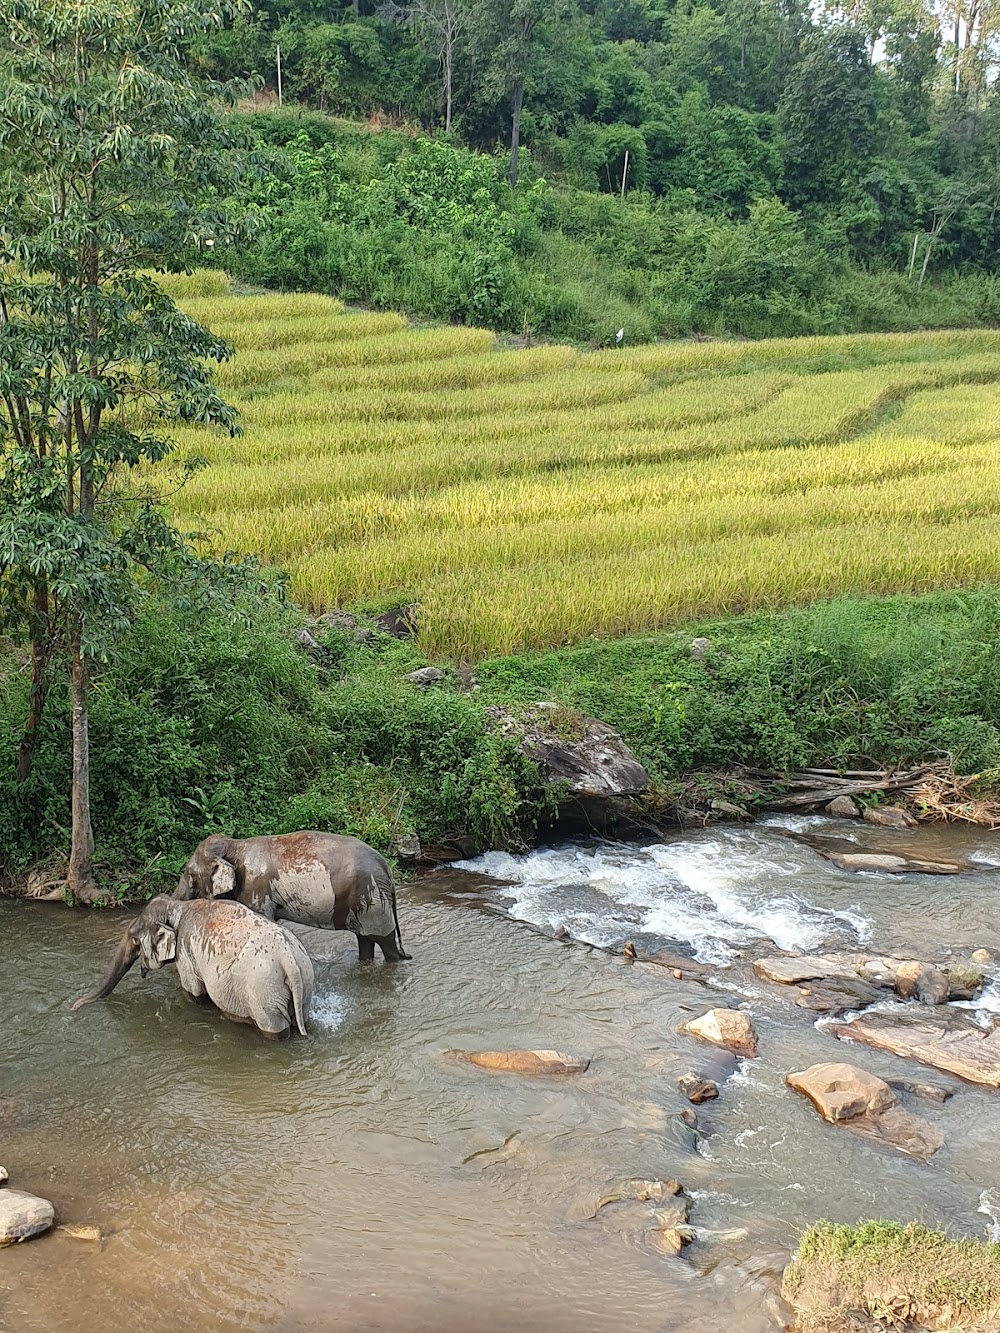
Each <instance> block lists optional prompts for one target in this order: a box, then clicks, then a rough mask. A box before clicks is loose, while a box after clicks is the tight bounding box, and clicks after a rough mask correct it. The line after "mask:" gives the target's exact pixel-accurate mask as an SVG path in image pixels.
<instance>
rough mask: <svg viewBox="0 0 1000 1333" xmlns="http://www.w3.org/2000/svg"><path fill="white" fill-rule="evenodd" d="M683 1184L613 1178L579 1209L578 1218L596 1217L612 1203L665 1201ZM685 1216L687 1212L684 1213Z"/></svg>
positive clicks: (681, 1190) (668, 1181)
mask: <svg viewBox="0 0 1000 1333" xmlns="http://www.w3.org/2000/svg"><path fill="white" fill-rule="evenodd" d="M683 1192H684V1186H683V1185H682V1184H681V1183H680V1181H679V1180H644V1179H642V1178H639V1177H632V1178H627V1179H623V1180H614V1181H612V1182H611V1183H610V1184H608V1185H605V1187H604V1189H603V1190H602V1191H601V1193H600V1194H599V1195H598V1196H597V1198H596V1199H592V1200H591V1201H590V1202H588V1203H586V1204H584V1205H583V1206H582V1207H581V1209H580V1211H579V1214H578V1216H579V1218H582V1219H583V1220H585V1221H586V1220H589V1219H590V1218H593V1217H596V1216H597V1214H598V1213H599V1212H600V1211H601V1209H602V1208H607V1206H608V1205H609V1204H612V1203H665V1202H666V1201H667V1200H669V1199H675V1198H677V1197H678V1196H679V1195H681V1194H683ZM684 1216H685V1218H686V1217H687V1212H686V1211H685V1213H684Z"/></svg>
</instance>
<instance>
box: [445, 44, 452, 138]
mask: <svg viewBox="0 0 1000 1333" xmlns="http://www.w3.org/2000/svg"><path fill="white" fill-rule="evenodd" d="M453 47H454V42H453V41H452V37H451V34H450V33H449V34H447V35H446V37H445V47H444V132H445V134H450V133H451V84H452V71H451V64H452V50H453Z"/></svg>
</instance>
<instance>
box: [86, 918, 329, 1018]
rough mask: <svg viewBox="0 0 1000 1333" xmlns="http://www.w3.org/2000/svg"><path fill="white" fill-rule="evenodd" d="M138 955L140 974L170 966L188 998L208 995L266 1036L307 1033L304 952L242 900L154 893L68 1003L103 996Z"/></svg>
mask: <svg viewBox="0 0 1000 1333" xmlns="http://www.w3.org/2000/svg"><path fill="white" fill-rule="evenodd" d="M137 959H141V964H140V973H141V975H142V976H146V974H147V973H148V972H154V971H156V970H157V969H158V968H160V967H162V966H163V965H164V964H165V963H176V964H177V973H178V975H179V977H180V981H181V986H182V987H183V988H184V990H185V992H186V993H187V994H188V995H189V996H191V997H192V999H195V1000H204V999H205V998H206V997H207V998H208V999H209V1000H211V1001H212V1003H213V1004H215V1005H216V1007H217V1008H218V1009H220V1010H221V1011H222V1013H223V1014H224V1015H225V1017H226V1018H228V1019H231V1020H232V1022H234V1023H249V1024H251V1025H252V1026H254V1027H256V1028H258V1029H259V1030H260V1031H261V1032H263V1034H264V1036H265V1037H274V1038H280V1037H287V1036H288V1035H289V1033H290V1031H291V1028H292V1025H293V1022H294V1025H295V1027H297V1028H298V1030H299V1032H301V1033H302V1035H303V1037H304V1036H306V1035H307V1034H306V1021H305V1016H306V1013H307V1012H308V1009H309V1004H310V1001H311V1000H312V990H313V966H312V962H311V961H310V959H309V955H308V954H307V953H306V951H305V949H304V948H303V947H302V945H301V944H300V943H299V941H298V940H297V939H296V938H295V936H294V935H292V934H291V933H290V932H289V931H287V930H283V929H282V927H281V926H279V925H276V924H275V923H274V922H273V921H267V920H265V919H264V918H263V917H261V916H258V915H256V914H255V913H254V912H251V911H250V909H249V908H247V907H244V906H243V905H242V904H241V903H233V902H187V903H184V902H177V901H176V899H174V898H168V897H166V896H161V897H159V898H153V899H152V900H151V901H150V902H148V903H147V904H146V906H145V907H144V908H143V909H142V911H141V912H140V913H139V915H138V916H137V917H136V918H135V920H134V921H133V922H132V924H131V926H129V928H128V930H127V931H126V932H125V935H124V936H123V937H122V940H121V943H120V944H119V945H118V948H117V950H116V952H115V955H114V958H113V959H112V960H111V965H110V967H109V968H108V972H107V975H106V976H105V978H104V980H103V981H102V982H101V984H100V985H99V986H98V987H97V989H96V990H94V991H92V992H91V993H90V994H89V995H81V996H80V998H79V999H78V1000H77V1001H76V1002H75V1003H74V1004H73V1008H74V1009H79V1008H80V1007H81V1006H82V1005H85V1004H93V1002H94V1001H95V1000H103V999H105V998H106V997H107V996H108V995H110V994H111V992H112V991H113V990H114V988H115V987H116V986H117V985H118V983H119V981H121V979H122V977H124V975H125V973H126V972H127V971H128V970H129V968H130V967H132V965H133V964H134V963H135V962H136V960H137Z"/></svg>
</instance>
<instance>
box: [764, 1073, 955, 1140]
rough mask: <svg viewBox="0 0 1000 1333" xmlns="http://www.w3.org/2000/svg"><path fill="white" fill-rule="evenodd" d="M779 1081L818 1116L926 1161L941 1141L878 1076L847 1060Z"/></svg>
mask: <svg viewBox="0 0 1000 1333" xmlns="http://www.w3.org/2000/svg"><path fill="white" fill-rule="evenodd" d="M785 1082H786V1083H787V1084H788V1085H789V1087H791V1088H794V1089H795V1090H796V1092H801V1093H803V1094H804V1096H806V1097H808V1098H809V1100H810V1101H811V1102H812V1104H813V1105H814V1106H815V1107H816V1109H817V1111H819V1113H820V1115H821V1116H822V1117H823V1119H824V1120H829V1121H830V1122H831V1123H832V1124H839V1125H843V1127H844V1128H845V1129H849V1130H850V1131H851V1132H852V1133H853V1134H858V1135H860V1136H861V1137H862V1138H866V1139H871V1140H872V1141H874V1142H876V1143H879V1144H882V1145H883V1146H885V1147H888V1148H892V1149H894V1150H895V1151H896V1152H901V1153H903V1154H904V1155H905V1156H907V1157H913V1158H915V1159H916V1160H917V1161H919V1162H926V1161H928V1159H929V1158H931V1157H933V1155H934V1154H935V1153H936V1152H937V1150H938V1149H939V1148H940V1147H941V1146H942V1144H943V1143H944V1135H943V1134H942V1133H941V1131H940V1130H939V1129H938V1127H937V1126H936V1125H933V1124H931V1122H930V1121H929V1120H923V1119H921V1117H920V1116H916V1115H912V1114H911V1113H910V1112H909V1111H904V1110H903V1109H902V1108H901V1107H900V1106H897V1105H896V1095H895V1093H894V1092H893V1091H892V1089H891V1088H890V1087H889V1085H888V1083H885V1082H884V1081H883V1080H882V1079H880V1078H876V1077H875V1075H874V1074H869V1073H868V1072H867V1071H866V1070H864V1069H858V1068H856V1067H855V1066H854V1065H849V1064H819V1065H813V1066H812V1067H811V1068H809V1069H804V1070H802V1071H801V1073H797V1074H789V1075H788V1076H787V1077H786V1079H785Z"/></svg>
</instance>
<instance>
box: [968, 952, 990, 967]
mask: <svg viewBox="0 0 1000 1333" xmlns="http://www.w3.org/2000/svg"><path fill="white" fill-rule="evenodd" d="M972 961H973V962H974V963H978V964H979V965H980V966H982V965H983V964H984V963H992V962H993V955H992V954H991V953H990V951H989V949H977V950H976V952H975V953H974V954H973V955H972Z"/></svg>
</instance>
